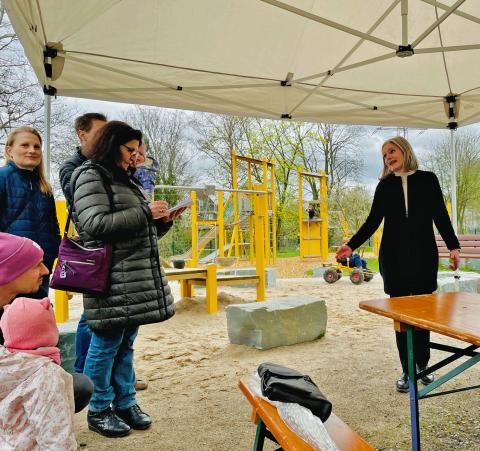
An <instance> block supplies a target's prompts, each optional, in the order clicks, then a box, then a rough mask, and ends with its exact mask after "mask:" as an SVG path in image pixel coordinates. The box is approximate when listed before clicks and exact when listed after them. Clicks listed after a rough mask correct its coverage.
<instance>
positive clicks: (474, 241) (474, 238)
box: [435, 235, 480, 258]
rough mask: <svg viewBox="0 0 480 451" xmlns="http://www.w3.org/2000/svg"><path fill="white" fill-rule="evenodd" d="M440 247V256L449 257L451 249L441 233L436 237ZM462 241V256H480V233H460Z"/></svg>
mask: <svg viewBox="0 0 480 451" xmlns="http://www.w3.org/2000/svg"><path fill="white" fill-rule="evenodd" d="M435 240H436V242H437V247H438V256H439V257H440V258H448V257H449V256H450V251H449V250H448V248H447V246H446V245H445V242H444V241H443V240H442V237H441V236H440V235H437V236H436V237H435ZM458 241H459V242H460V247H461V248H462V249H461V251H460V257H461V258H480V235H458Z"/></svg>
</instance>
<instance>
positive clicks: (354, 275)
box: [350, 269, 364, 285]
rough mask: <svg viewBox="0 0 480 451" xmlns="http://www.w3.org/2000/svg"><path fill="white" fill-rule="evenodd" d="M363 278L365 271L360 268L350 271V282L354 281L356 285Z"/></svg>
mask: <svg viewBox="0 0 480 451" xmlns="http://www.w3.org/2000/svg"><path fill="white" fill-rule="evenodd" d="M363 279H364V277H363V272H362V271H360V270H359V269H354V270H353V271H352V272H351V273H350V282H352V283H353V284H354V285H360V284H361V283H362V282H363Z"/></svg>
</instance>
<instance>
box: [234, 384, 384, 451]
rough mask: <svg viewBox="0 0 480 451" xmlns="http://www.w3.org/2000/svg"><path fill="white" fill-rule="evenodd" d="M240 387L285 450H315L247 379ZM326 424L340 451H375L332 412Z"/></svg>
mask: <svg viewBox="0 0 480 451" xmlns="http://www.w3.org/2000/svg"><path fill="white" fill-rule="evenodd" d="M239 387H240V390H242V392H243V394H244V395H245V397H246V398H247V399H248V401H249V402H250V404H251V405H252V407H253V410H254V412H255V413H256V415H257V416H258V417H260V419H261V420H262V421H263V423H265V426H266V427H267V429H268V430H269V431H270V432H271V433H272V435H273V436H274V437H275V439H276V440H277V441H278V443H279V444H280V446H281V447H282V448H283V449H284V450H285V451H313V448H312V447H311V446H310V445H309V444H308V443H306V442H305V441H303V440H302V439H301V438H300V437H299V436H298V435H296V434H295V433H294V432H293V431H292V430H291V429H290V428H289V427H288V426H287V425H286V424H285V423H284V422H283V420H282V419H281V418H280V415H279V414H278V412H277V409H276V407H275V406H272V405H271V404H270V403H268V402H267V401H265V400H263V399H261V398H258V397H257V396H255V395H254V394H253V393H252V392H251V391H250V389H249V388H248V385H247V383H246V381H245V380H243V379H241V380H240V382H239ZM324 425H325V428H326V429H327V432H328V434H329V435H330V437H331V438H332V440H333V441H334V442H335V444H336V445H337V447H338V449H339V450H340V451H353V450H355V451H375V448H374V447H373V446H371V445H369V444H368V443H367V442H366V441H365V440H363V438H362V437H360V436H359V435H358V434H357V433H356V432H355V431H353V430H352V429H350V427H349V426H347V425H346V424H345V423H344V422H343V421H342V420H341V419H340V418H338V417H337V416H336V415H335V414H333V413H332V414H331V415H330V417H329V418H328V420H327V421H326V422H325V423H324Z"/></svg>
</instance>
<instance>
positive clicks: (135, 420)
mask: <svg viewBox="0 0 480 451" xmlns="http://www.w3.org/2000/svg"><path fill="white" fill-rule="evenodd" d="M115 413H116V414H117V415H118V416H119V417H120V418H121V419H122V420H123V421H125V423H127V424H128V425H129V426H130V427H131V428H133V429H148V428H149V427H150V425H151V424H152V420H151V419H150V417H149V416H148V415H147V414H146V413H145V412H142V409H140V406H139V405H138V404H135V405H134V406H132V407H129V408H128V409H122V410H120V409H116V410H115Z"/></svg>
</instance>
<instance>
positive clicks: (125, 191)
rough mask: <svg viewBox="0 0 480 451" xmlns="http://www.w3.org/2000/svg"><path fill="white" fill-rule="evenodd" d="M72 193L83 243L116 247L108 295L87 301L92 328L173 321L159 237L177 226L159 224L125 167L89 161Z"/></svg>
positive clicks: (79, 172)
mask: <svg viewBox="0 0 480 451" xmlns="http://www.w3.org/2000/svg"><path fill="white" fill-rule="evenodd" d="M107 184H108V186H109V187H110V189H108V186H107ZM71 189H72V192H73V202H74V212H73V215H72V216H73V221H74V223H75V228H76V230H77V232H78V234H79V236H80V239H81V241H82V242H83V244H84V245H85V246H86V247H99V246H102V245H103V244H104V243H110V244H111V245H112V248H113V252H112V266H111V273H110V288H109V290H108V292H107V293H106V294H105V295H103V296H101V297H95V296H92V295H84V296H83V304H84V308H85V315H86V318H87V324H88V325H89V326H90V327H91V329H92V330H94V331H96V332H102V331H109V330H114V329H119V328H125V327H130V326H139V325H142V324H149V323H156V322H160V321H165V320H167V319H169V318H171V317H172V316H173V315H174V313H175V304H174V303H173V296H172V294H171V291H170V287H169V285H168V282H167V278H166V276H165V273H164V271H163V269H162V268H161V266H160V263H159V255H158V247H157V233H158V235H159V236H162V235H163V234H165V233H166V232H167V231H168V229H169V228H170V227H171V225H172V223H171V222H170V223H168V224H165V223H164V222H163V221H162V220H154V219H153V217H152V215H151V212H150V209H149V208H148V201H147V199H146V197H145V195H144V194H143V191H142V190H141V188H140V187H139V186H138V185H137V184H136V183H135V182H134V181H133V180H132V179H130V178H129V177H128V175H127V172H126V171H124V170H122V169H120V168H117V167H115V168H111V169H110V168H109V169H107V168H105V167H104V166H102V165H100V164H98V163H95V162H92V161H87V162H85V163H84V164H83V165H82V166H81V167H79V168H78V169H76V170H75V171H74V173H73V175H72V180H71ZM109 193H110V194H109ZM109 195H111V196H112V197H113V199H112V200H113V205H111V202H110V197H109Z"/></svg>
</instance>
